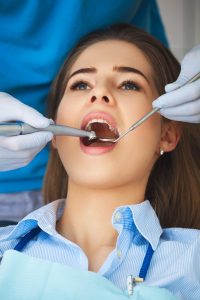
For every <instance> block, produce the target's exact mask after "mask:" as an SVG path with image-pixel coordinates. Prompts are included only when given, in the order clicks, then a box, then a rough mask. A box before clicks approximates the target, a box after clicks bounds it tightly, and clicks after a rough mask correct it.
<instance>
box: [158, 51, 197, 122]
mask: <svg viewBox="0 0 200 300" xmlns="http://www.w3.org/2000/svg"><path fill="white" fill-rule="evenodd" d="M198 72H200V45H198V46H196V47H194V48H193V49H192V50H190V51H189V52H188V53H187V54H186V55H185V57H184V58H183V60H182V62H181V72H180V74H179V76H178V78H177V80H176V81H175V82H173V83H171V84H167V85H166V86H165V91H166V94H164V95H162V96H160V97H159V98H158V99H156V100H155V101H153V103H152V105H153V107H154V108H156V107H159V108H161V109H160V111H159V112H160V114H161V115H163V116H164V117H166V118H168V119H171V120H176V121H183V122H188V123H200V79H198V80H197V81H195V82H193V83H190V84H187V85H186V86H183V87H182V85H183V84H184V83H185V82H187V81H188V80H190V79H191V78H192V77H193V76H195V75H196V74H197V73H198Z"/></svg>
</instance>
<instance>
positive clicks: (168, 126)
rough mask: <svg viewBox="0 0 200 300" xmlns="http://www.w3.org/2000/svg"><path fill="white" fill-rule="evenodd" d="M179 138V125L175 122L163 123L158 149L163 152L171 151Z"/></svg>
mask: <svg viewBox="0 0 200 300" xmlns="http://www.w3.org/2000/svg"><path fill="white" fill-rule="evenodd" d="M180 137H181V124H180V123H178V122H176V121H169V122H164V123H163V125H162V133H161V139H160V149H162V150H163V151H164V152H170V151H173V150H174V149H175V148H176V146H177V144H178V142H179V140H180Z"/></svg>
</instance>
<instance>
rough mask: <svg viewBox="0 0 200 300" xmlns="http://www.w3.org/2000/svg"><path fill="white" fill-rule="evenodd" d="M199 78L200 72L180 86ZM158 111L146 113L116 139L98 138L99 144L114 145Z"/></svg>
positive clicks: (155, 109)
mask: <svg viewBox="0 0 200 300" xmlns="http://www.w3.org/2000/svg"><path fill="white" fill-rule="evenodd" d="M199 78H200V72H199V73H197V74H196V75H195V76H194V77H192V78H191V79H190V80H188V81H187V82H185V84H183V85H182V86H184V85H186V84H189V83H192V82H194V81H196V80H197V79H199ZM159 110H160V107H156V108H154V109H153V110H152V111H150V112H149V113H147V114H146V115H144V116H143V117H142V118H141V119H139V120H138V121H137V122H136V123H134V124H133V125H132V126H131V127H129V128H128V130H127V131H125V132H124V133H122V134H120V136H119V137H118V138H117V139H111V138H99V137H98V140H99V141H101V142H112V143H116V142H118V141H119V140H121V139H122V138H123V137H124V136H125V135H127V134H128V133H129V132H130V131H132V130H134V129H135V128H137V127H138V126H139V125H141V124H142V123H143V122H145V121H146V120H147V119H148V118H150V117H151V116H152V115H153V114H154V113H156V112H157V111H159Z"/></svg>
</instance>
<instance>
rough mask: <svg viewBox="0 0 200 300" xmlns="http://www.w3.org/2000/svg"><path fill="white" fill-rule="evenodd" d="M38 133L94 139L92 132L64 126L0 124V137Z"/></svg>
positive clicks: (94, 134) (94, 135)
mask: <svg viewBox="0 0 200 300" xmlns="http://www.w3.org/2000/svg"><path fill="white" fill-rule="evenodd" d="M39 131H50V132H52V133H53V134H54V135H67V136H75V137H88V138H89V140H93V139H96V133H95V132H94V131H86V130H81V129H77V128H73V127H69V126H64V125H54V124H52V125H49V126H48V127H46V128H35V127H32V126H30V125H28V124H26V123H21V124H18V123H7V122H2V123H0V136H16V135H21V134H29V133H33V132H39Z"/></svg>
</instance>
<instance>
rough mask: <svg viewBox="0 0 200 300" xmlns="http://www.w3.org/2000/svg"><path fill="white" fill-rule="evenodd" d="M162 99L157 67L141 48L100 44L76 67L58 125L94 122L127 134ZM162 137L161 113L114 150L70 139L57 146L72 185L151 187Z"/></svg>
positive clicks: (85, 53)
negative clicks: (148, 184)
mask: <svg viewBox="0 0 200 300" xmlns="http://www.w3.org/2000/svg"><path fill="white" fill-rule="evenodd" d="M157 96H158V95H157V92H156V90H155V87H154V84H153V80H152V68H151V66H150V64H149V62H148V61H147V59H146V57H145V56H144V55H143V53H142V52H141V51H140V50H139V49H138V48H137V47H136V46H134V45H132V44H129V43H128V42H124V41H117V40H110V41H103V42H98V43H96V44H94V45H92V46H90V47H88V48H87V49H86V50H84V51H83V52H82V54H81V55H80V56H79V57H78V59H77V60H76V62H75V63H74V64H73V66H72V68H71V70H70V76H69V81H68V83H67V86H66V90H65V93H64V96H63V98H62V100H61V102H60V105H59V107H58V111H57V119H56V123H57V124H62V125H68V126H71V127H76V128H85V127H86V126H87V125H88V122H92V123H102V122H106V123H108V124H109V125H110V126H111V128H112V130H113V128H114V131H116V129H117V131H118V132H119V133H122V132H124V131H125V130H127V128H128V127H129V126H131V125H132V124H133V123H134V122H136V121H137V120H138V119H139V118H141V117H142V116H143V115H144V114H146V113H148V112H149V111H151V109H152V104H151V103H152V101H153V100H154V99H155V98H156V97H157ZM93 126H94V124H93V125H92V127H91V128H93ZM96 126H97V127H98V126H102V125H99V124H96ZM104 126H107V125H104ZM102 132H104V131H102ZM102 134H103V133H102ZM160 136H161V119H160V116H159V115H158V114H155V115H153V116H152V117H151V118H149V119H148V120H147V121H146V122H144V123H143V124H142V125H141V126H139V127H138V128H137V129H135V130H134V131H132V132H131V133H129V134H128V135H127V136H125V137H124V138H123V139H122V140H121V141H120V142H118V143H116V144H114V145H113V146H106V145H104V144H99V145H96V144H92V145H90V146H85V145H84V144H83V143H82V141H81V140H80V139H79V138H76V137H67V136H65V137H64V136H59V137H58V136H57V137H56V138H55V140H54V146H55V147H56V148H57V150H58V152H59V155H60V158H61V160H62V163H63V165H64V167H65V169H66V171H67V173H68V176H69V180H72V181H73V182H74V183H76V184H78V185H81V186H85V187H87V188H95V189H96V188H100V189H109V188H116V187H119V186H123V187H126V186H128V185H130V184H131V185H132V186H133V185H134V183H135V184H139V185H142V186H144V188H145V186H146V182H147V180H148V176H149V173H150V171H151V169H152V166H153V164H154V162H155V161H156V159H157V157H158V154H159V149H160Z"/></svg>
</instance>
